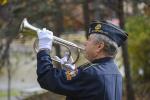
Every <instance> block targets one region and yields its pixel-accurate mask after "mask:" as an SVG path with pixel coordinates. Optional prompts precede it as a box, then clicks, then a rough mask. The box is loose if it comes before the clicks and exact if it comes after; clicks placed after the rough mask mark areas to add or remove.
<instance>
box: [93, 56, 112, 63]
mask: <svg viewBox="0 0 150 100" xmlns="http://www.w3.org/2000/svg"><path fill="white" fill-rule="evenodd" d="M110 60H113V57H104V58H99V59H95V60H93V61H92V62H91V63H101V62H107V61H110Z"/></svg>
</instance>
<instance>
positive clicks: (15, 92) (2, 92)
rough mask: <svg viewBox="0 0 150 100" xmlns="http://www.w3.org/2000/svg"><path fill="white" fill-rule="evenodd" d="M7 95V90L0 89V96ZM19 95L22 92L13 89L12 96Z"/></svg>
mask: <svg viewBox="0 0 150 100" xmlns="http://www.w3.org/2000/svg"><path fill="white" fill-rule="evenodd" d="M7 95H8V93H7V91H2V90H0V97H7ZM19 95H20V93H19V92H18V91H16V90H12V91H11V96H19Z"/></svg>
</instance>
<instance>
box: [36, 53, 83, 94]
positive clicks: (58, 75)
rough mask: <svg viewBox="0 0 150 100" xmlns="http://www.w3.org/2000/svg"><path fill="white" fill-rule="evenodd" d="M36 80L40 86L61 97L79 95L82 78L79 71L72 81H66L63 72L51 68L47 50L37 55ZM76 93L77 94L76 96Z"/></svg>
mask: <svg viewBox="0 0 150 100" xmlns="http://www.w3.org/2000/svg"><path fill="white" fill-rule="evenodd" d="M37 76H38V78H37V80H38V82H39V84H40V86H41V87H42V88H44V89H46V90H49V91H52V92H55V93H58V94H62V95H79V94H80V93H79V92H81V91H82V88H81V87H80V86H81V84H82V82H79V81H80V78H79V77H82V75H81V74H80V70H79V72H78V74H77V75H76V76H75V77H73V78H72V80H66V75H65V70H62V69H57V68H53V64H52V60H51V58H50V55H49V52H48V51H47V50H42V51H40V52H39V53H38V54H37ZM77 93H78V94H77Z"/></svg>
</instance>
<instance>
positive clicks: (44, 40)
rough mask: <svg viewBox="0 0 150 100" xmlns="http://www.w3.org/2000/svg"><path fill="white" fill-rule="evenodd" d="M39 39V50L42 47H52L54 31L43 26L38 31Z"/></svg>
mask: <svg viewBox="0 0 150 100" xmlns="http://www.w3.org/2000/svg"><path fill="white" fill-rule="evenodd" d="M37 35H38V39H39V50H40V49H49V50H51V49H52V41H53V32H52V31H49V30H47V29H46V28H43V29H42V30H39V31H37Z"/></svg>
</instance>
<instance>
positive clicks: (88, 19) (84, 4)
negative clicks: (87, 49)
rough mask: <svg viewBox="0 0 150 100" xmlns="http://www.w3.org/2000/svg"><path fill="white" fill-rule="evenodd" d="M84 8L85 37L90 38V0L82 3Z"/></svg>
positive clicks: (84, 0)
mask: <svg viewBox="0 0 150 100" xmlns="http://www.w3.org/2000/svg"><path fill="white" fill-rule="evenodd" d="M82 8H83V16H84V26H85V27H84V28H85V32H86V34H85V36H86V38H88V32H89V30H88V25H89V22H90V18H89V6H88V0H83V2H82Z"/></svg>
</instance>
